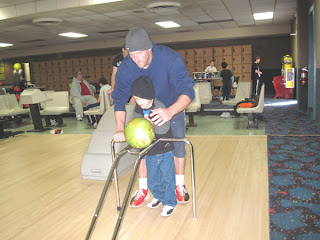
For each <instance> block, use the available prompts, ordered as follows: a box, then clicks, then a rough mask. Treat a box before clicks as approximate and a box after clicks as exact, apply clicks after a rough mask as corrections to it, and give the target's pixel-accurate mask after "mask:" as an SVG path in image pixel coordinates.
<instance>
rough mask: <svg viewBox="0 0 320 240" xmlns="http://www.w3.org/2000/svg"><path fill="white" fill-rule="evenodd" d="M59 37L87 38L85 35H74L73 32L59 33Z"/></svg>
mask: <svg viewBox="0 0 320 240" xmlns="http://www.w3.org/2000/svg"><path fill="white" fill-rule="evenodd" d="M59 35H60V36H63V37H70V38H82V37H88V35H86V34H82V33H74V32H67V33H59Z"/></svg>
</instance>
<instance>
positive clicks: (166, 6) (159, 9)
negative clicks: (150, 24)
mask: <svg viewBox="0 0 320 240" xmlns="http://www.w3.org/2000/svg"><path fill="white" fill-rule="evenodd" d="M180 7H181V3H178V2H155V3H150V4H148V5H147V6H146V8H147V9H148V10H149V11H151V12H155V13H164V12H168V11H173V10H177V9H178V8H180Z"/></svg>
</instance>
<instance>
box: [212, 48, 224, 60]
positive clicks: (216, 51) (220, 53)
mask: <svg viewBox="0 0 320 240" xmlns="http://www.w3.org/2000/svg"><path fill="white" fill-rule="evenodd" d="M213 56H214V58H216V57H222V56H223V49H222V47H215V48H213Z"/></svg>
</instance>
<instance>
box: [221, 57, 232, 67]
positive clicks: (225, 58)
mask: <svg viewBox="0 0 320 240" xmlns="http://www.w3.org/2000/svg"><path fill="white" fill-rule="evenodd" d="M222 60H223V62H226V63H228V65H229V66H232V56H223V58H222Z"/></svg>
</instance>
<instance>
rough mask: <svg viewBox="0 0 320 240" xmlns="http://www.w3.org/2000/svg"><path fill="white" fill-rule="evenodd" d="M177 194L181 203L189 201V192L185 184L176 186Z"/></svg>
mask: <svg viewBox="0 0 320 240" xmlns="http://www.w3.org/2000/svg"><path fill="white" fill-rule="evenodd" d="M176 195H177V201H178V202H179V203H187V202H189V193H188V191H187V189H186V186H185V185H177V186H176Z"/></svg>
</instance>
